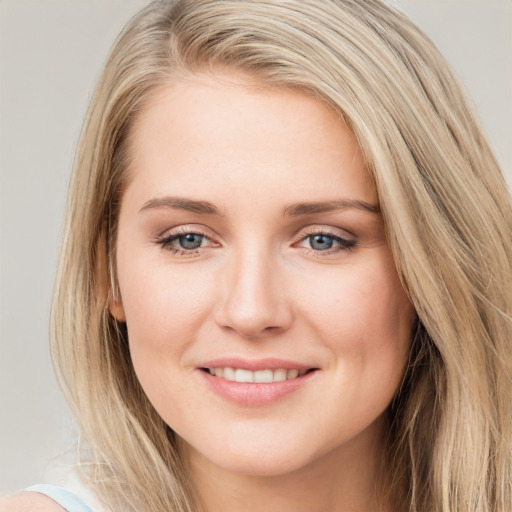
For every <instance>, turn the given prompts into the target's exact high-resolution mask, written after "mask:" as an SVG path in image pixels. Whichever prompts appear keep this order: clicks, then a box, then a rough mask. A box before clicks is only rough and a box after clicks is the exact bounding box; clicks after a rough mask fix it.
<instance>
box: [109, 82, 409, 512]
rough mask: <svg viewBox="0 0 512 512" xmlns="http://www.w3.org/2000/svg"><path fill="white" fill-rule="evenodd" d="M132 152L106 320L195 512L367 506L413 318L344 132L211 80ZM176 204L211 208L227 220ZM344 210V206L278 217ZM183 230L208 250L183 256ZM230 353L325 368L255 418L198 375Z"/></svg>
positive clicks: (287, 92) (179, 90) (297, 98)
mask: <svg viewBox="0 0 512 512" xmlns="http://www.w3.org/2000/svg"><path fill="white" fill-rule="evenodd" d="M130 156H131V164H130V168H129V170H128V171H129V182H128V185H127V187H126V189H125V191H124V194H123V197H122V204H121V212H120V218H119V232H118V240H117V255H116V256H117V272H118V284H119V290H120V297H121V299H120V300H119V301H118V302H112V303H111V304H110V310H111V313H112V314H113V315H114V316H115V317H116V318H117V319H118V320H120V321H126V323H127V328H128V336H129V343H130V351H131V355H132V359H133V364H134V367H135V371H136V374H137V377H138V378H139V380H140V382H141V385H142V387H143V388H144V390H145V392H146V394H147V396H148V398H149V399H150V401H151V402H152V404H153V405H154V407H155V408H156V410H157V411H158V412H159V414H160V415H161V416H162V418H163V419H164V420H165V421H166V422H167V423H168V424H169V425H170V426H171V427H172V428H173V429H174V430H175V432H177V434H178V435H179V436H180V439H181V442H180V447H181V450H182V454H183V457H184V461H185V464H186V467H187V470H188V471H189V472H190V476H191V481H192V482H193V485H194V486H195V489H196V492H197V494H198V496H199V497H200V499H201V501H202V502H203V504H204V508H205V509H207V510H208V511H209V512H217V511H219V512H220V511H223V512H226V511H227V512H229V511H233V512H234V511H239V510H244V511H245V512H251V511H253V510H280V511H284V512H286V511H291V510H293V511H294V512H297V511H311V510H315V511H321V510H326V511H327V510H329V511H345V510H350V511H352V512H356V511H364V512H367V511H368V510H372V508H371V507H372V504H371V503H372V502H371V499H372V490H373V485H374V482H375V478H376V476H378V475H377V474H376V469H375V468H376V467H378V461H379V460H380V459H379V457H380V456H381V451H382V442H381V439H382V436H383V433H384V431H385V428H386V421H385V411H386V408H387V406H388V405H389V403H390V401H391V399H392V397H393V395H394V393H395V392H396V390H397V387H398V386H399V384H400V381H401V378H402V375H403V372H404V367H405V364H406V359H407V353H408V349H409V342H410V335H411V321H412V314H413V310H412V307H411V305H410V302H409V300H408V298H407V296H406V294H405V293H404V291H403V288H402V286H401V283H400V281H399V278H398V276H397V273H396V269H395V265H394V262H393V259H392V257H391V254H390V251H389V248H388V246H387V243H386V238H385V234H384V225H383V221H382V217H381V215H380V213H379V212H378V197H377V192H376V189H375V187H374V185H373V183H372V181H371V179H370V177H369V175H368V172H367V170H366V168H365V164H364V161H363V158H362V155H361V152H360V149H359V146H358V144H357V141H356V139H355V137H354V135H353V134H352V133H351V132H350V130H349V129H348V128H347V127H346V126H345V125H344V124H343V123H342V122H341V120H340V118H339V117H338V116H337V115H336V114H335V113H334V112H332V111H331V110H329V109H328V108H327V107H326V106H324V105H323V104H321V103H320V102H319V101H318V100H316V99H314V98H313V97H312V96H310V95H308V94H307V93H306V92H303V91H299V90H292V89H263V90H262V89H261V88H257V87H254V86H253V84H252V83H251V81H250V80H249V79H247V78H244V77H243V76H242V77H241V76H237V75H230V74H226V73H219V74H217V75H202V76H196V77H192V78H191V79H190V80H187V81H182V82H178V83H173V84H169V86H168V87H166V88H164V89H162V90H160V91H159V92H158V93H157V94H156V95H155V97H154V98H153V101H152V102H151V104H150V105H149V106H148V107H147V108H146V110H145V111H143V112H142V113H141V115H140V116H139V118H138V120H137V121H136V123H135V126H134V129H133V132H132V134H131V141H130ZM168 197H173V198H176V197H179V198H187V199H192V200H195V201H207V202H208V203H210V204H211V205H213V206H214V207H215V208H216V209H217V210H218V213H219V215H213V214H210V213H198V212H193V211H188V210H186V209H183V208H182V207H178V206H176V204H174V206H172V205H171V201H169V200H168V199H162V198H168ZM339 200H344V201H345V202H346V201H347V200H348V201H351V202H350V203H349V204H348V206H347V205H345V207H343V208H337V209H335V210H330V211H324V212H316V213H314V212H309V213H307V212H304V211H303V212H302V214H300V215H285V211H286V209H287V208H288V207H289V206H290V205H291V204H295V203H311V202H314V203H316V202H325V201H339ZM356 201H359V202H364V203H365V204H368V205H373V206H374V207H375V211H369V210H367V209H364V208H360V207H357V205H358V204H359V203H355V202H356ZM288 211H289V210H288ZM295 213H297V212H295ZM177 230H180V231H179V233H178V232H177ZM184 233H197V234H198V235H199V237H198V238H196V240H200V242H201V246H200V247H199V248H196V249H193V250H190V249H184V248H183V247H182V242H183V238H182V239H179V238H177V236H178V235H181V236H183V234H184ZM318 233H324V236H327V237H331V236H333V235H334V236H335V237H340V239H342V242H338V241H336V240H335V239H334V238H327V239H324V241H327V242H329V243H331V242H332V244H333V246H332V247H331V248H330V249H329V250H325V249H322V250H321V249H319V248H318V246H314V245H312V244H313V242H314V240H313V239H312V236H313V235H315V234H318ZM173 237H174V238H173ZM348 245H351V247H350V248H349V247H347V246H348ZM173 251H174V252H173ZM228 356H238V357H242V358H244V359H259V358H263V357H278V358H282V359H287V360H293V361H299V362H301V363H303V364H305V365H307V366H308V367H312V368H316V369H317V370H316V371H315V372H314V374H313V375H312V376H311V378H309V380H308V381H307V383H306V384H304V385H303V386H302V387H300V389H298V390H296V391H295V392H293V393H291V394H289V395H287V396H285V397H283V398H281V399H280V400H277V401H275V402H273V403H271V404H267V405H264V406H261V407H248V406H244V405H241V404H236V403H233V402H231V401H229V400H227V399H225V398H223V397H221V396H219V395H217V394H216V393H214V392H213V391H212V390H211V389H210V388H209V386H207V385H206V384H205V379H204V375H201V371H200V370H199V369H198V365H199V364H200V363H201V361H205V360H211V359H214V358H219V357H228ZM256 497H257V499H255V498H256Z"/></svg>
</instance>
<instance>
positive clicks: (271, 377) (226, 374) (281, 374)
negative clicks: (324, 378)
mask: <svg viewBox="0 0 512 512" xmlns="http://www.w3.org/2000/svg"><path fill="white" fill-rule="evenodd" d="M202 370H203V371H206V372H208V373H209V374H210V375H214V376H215V377H219V378H221V379H224V380H227V381H231V382H254V383H256V384H265V383H271V382H284V381H286V380H290V379H297V378H298V377H302V376H303V375H305V374H306V373H308V372H311V371H313V369H301V370H299V369H296V368H295V369H286V368H276V369H270V368H269V369H265V370H257V371H251V370H246V369H243V368H231V367H229V366H227V367H221V368H202Z"/></svg>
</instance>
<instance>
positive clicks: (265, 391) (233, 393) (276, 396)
mask: <svg viewBox="0 0 512 512" xmlns="http://www.w3.org/2000/svg"><path fill="white" fill-rule="evenodd" d="M198 371H199V373H200V374H201V375H202V378H204V379H205V381H206V383H207V384H208V386H209V387H210V389H211V390H212V391H213V392H214V393H216V394H217V395H220V396H221V397H223V398H226V399H227V400H229V401H231V402H234V403H236V404H238V405H243V406H246V407H260V406H263V405H269V404H272V403H274V402H277V401H278V400H280V399H282V398H284V397H285V396H287V395H289V394H291V393H293V392H294V391H297V390H299V389H300V388H301V387H302V386H304V385H306V384H307V383H308V382H309V381H310V380H311V379H312V378H313V376H314V375H316V373H318V372H317V371H313V372H310V373H306V374H305V375H303V376H302V377H297V378H295V379H289V380H283V381H281V382H268V383H258V384H257V383H254V382H235V381H230V380H226V379H222V378H220V377H215V376H214V375H211V374H210V373H207V372H205V371H203V370H198Z"/></svg>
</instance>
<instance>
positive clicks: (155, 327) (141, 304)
mask: <svg viewBox="0 0 512 512" xmlns="http://www.w3.org/2000/svg"><path fill="white" fill-rule="evenodd" d="M177 267H178V268H176V265H175V266H174V268H173V267H171V266H169V265H165V264H162V263H161V262H151V261H149V262H148V261H144V264H139V263H138V262H137V256H136V255H134V254H133V252H132V253H131V257H130V258H129V259H127V260H126V261H122V260H121V261H119V262H118V270H119V284H120V291H121V298H122V303H123V307H124V310H125V314H126V324H127V329H128V337H129V341H130V350H131V354H132V359H133V362H134V365H135V367H136V369H137V370H138V372H139V371H146V369H147V371H148V372H151V371H152V370H151V368H153V367H155V366H156V367H160V366H162V365H165V364H166V362H168V361H169V360H172V359H173V357H178V356H179V354H180V353H181V352H182V351H183V349H184V348H185V347H186V346H187V345H188V344H190V343H192V342H193V341H194V337H195V333H196V330H197V326H198V325H200V324H201V322H202V321H203V319H204V316H205V314H206V312H207V311H208V305H207V304H206V302H207V301H208V297H211V296H212V294H211V290H210V289H209V283H208V281H206V280H205V279H201V278H200V276H199V275H197V273H190V272H186V271H185V270H184V269H182V268H179V267H180V266H179V265H178V266H177ZM148 269H151V271H149V270H148ZM164 355H165V358H164V357H163V356H164Z"/></svg>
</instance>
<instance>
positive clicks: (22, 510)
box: [0, 491, 64, 512]
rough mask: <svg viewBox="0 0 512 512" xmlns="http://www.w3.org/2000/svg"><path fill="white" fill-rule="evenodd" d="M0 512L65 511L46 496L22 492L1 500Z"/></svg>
mask: <svg viewBox="0 0 512 512" xmlns="http://www.w3.org/2000/svg"><path fill="white" fill-rule="evenodd" d="M0 512H64V509H63V508H62V507H61V506H60V505H58V504H57V503H56V502H55V501H53V500H52V499H51V498H49V497H48V496H45V495H44V494H40V493H37V492H23V491H22V492H17V493H16V494H12V495H10V496H6V497H5V498H1V499H0Z"/></svg>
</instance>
